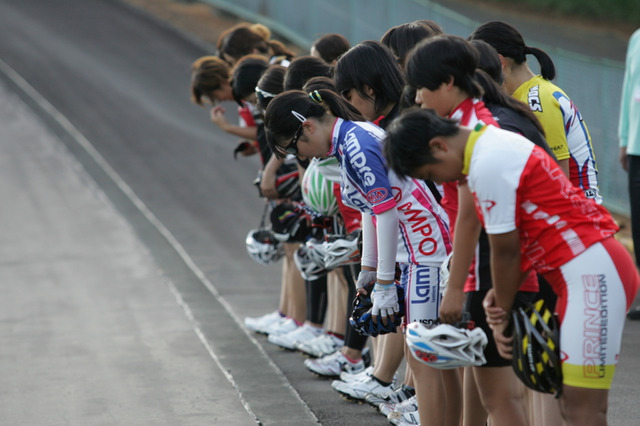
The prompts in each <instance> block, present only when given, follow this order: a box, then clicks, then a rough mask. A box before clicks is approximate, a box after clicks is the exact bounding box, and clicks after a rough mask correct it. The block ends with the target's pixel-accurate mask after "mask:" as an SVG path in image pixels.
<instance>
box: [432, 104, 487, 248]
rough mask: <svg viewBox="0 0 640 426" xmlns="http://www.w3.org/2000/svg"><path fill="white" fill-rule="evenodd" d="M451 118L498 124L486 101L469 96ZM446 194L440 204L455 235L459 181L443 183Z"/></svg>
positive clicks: (463, 123) (470, 124) (462, 122)
mask: <svg viewBox="0 0 640 426" xmlns="http://www.w3.org/2000/svg"><path fill="white" fill-rule="evenodd" d="M449 118H451V119H454V120H458V122H459V123H460V125H461V126H468V127H473V126H475V125H476V124H478V123H479V122H482V123H484V124H493V125H494V126H497V125H498V123H496V121H495V119H494V118H493V115H492V114H491V111H489V110H488V109H487V107H486V106H484V102H482V101H481V100H479V99H475V98H467V99H465V100H464V101H462V103H460V105H458V106H457V107H456V108H455V109H454V110H453V112H452V113H451V114H450V115H449ZM442 189H443V192H444V196H443V197H442V200H441V201H440V204H441V205H442V207H443V208H444V210H445V211H446V212H447V214H448V215H449V223H450V224H451V235H452V236H453V233H454V230H455V229H454V227H455V224H456V218H457V216H458V182H445V183H443V184H442Z"/></svg>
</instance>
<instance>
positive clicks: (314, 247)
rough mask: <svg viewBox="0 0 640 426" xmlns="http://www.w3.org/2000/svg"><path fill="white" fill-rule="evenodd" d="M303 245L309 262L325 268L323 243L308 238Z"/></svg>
mask: <svg viewBox="0 0 640 426" xmlns="http://www.w3.org/2000/svg"><path fill="white" fill-rule="evenodd" d="M304 245H305V247H306V250H307V254H306V257H307V258H309V260H311V261H312V262H313V263H315V264H316V265H318V266H319V267H321V268H326V265H325V263H324V259H325V250H324V243H323V242H322V241H320V240H318V239H316V238H309V239H308V240H307V241H306V242H305V243H304ZM326 269H329V268H326Z"/></svg>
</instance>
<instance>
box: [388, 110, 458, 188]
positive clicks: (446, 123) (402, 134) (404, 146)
mask: <svg viewBox="0 0 640 426" xmlns="http://www.w3.org/2000/svg"><path fill="white" fill-rule="evenodd" d="M459 131H460V128H459V126H458V122H457V121H456V120H452V119H449V118H444V117H440V116H438V114H436V112H435V111H433V110H431V109H420V108H409V109H407V110H406V111H404V112H403V113H402V114H401V115H400V117H398V118H396V119H395V120H393V121H392V122H391V125H390V126H389V127H388V128H387V135H386V138H385V143H384V155H385V157H386V158H387V164H388V165H389V168H390V169H391V170H393V171H394V172H395V173H396V174H397V175H398V177H400V178H404V177H407V176H411V175H412V174H413V173H414V172H415V171H416V169H418V168H419V167H420V166H423V165H425V164H434V163H436V162H437V161H436V159H435V158H433V155H432V153H431V148H430V147H429V141H430V140H431V139H433V138H434V137H436V136H444V137H449V136H454V135H456V134H457V133H458V132H459Z"/></svg>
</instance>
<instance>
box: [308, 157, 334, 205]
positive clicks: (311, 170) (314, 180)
mask: <svg viewBox="0 0 640 426" xmlns="http://www.w3.org/2000/svg"><path fill="white" fill-rule="evenodd" d="M327 160H329V161H333V162H335V163H336V164H337V162H338V160H336V159H335V158H329V159H327ZM327 160H318V159H317V158H313V159H312V160H311V162H310V163H309V166H307V170H306V171H305V172H304V176H303V177H302V201H304V203H305V204H306V205H307V207H309V208H310V209H311V210H313V211H314V212H315V213H317V214H320V215H322V216H333V215H335V214H337V213H338V201H337V200H336V196H335V195H334V193H333V185H334V183H333V182H331V181H329V180H328V179H326V178H325V177H324V175H323V174H322V173H321V172H320V168H319V167H318V164H319V163H320V162H321V161H323V162H326V161H327Z"/></svg>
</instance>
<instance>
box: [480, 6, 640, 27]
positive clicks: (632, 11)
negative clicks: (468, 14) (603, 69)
mask: <svg viewBox="0 0 640 426" xmlns="http://www.w3.org/2000/svg"><path fill="white" fill-rule="evenodd" d="M486 1H488V2H490V3H501V4H505V5H510V6H514V5H520V6H522V7H524V8H526V9H528V10H530V11H535V12H543V13H550V14H552V15H554V16H555V17H558V18H561V17H564V18H571V17H574V18H581V19H588V20H593V21H594V22H600V23H603V21H606V22H609V23H612V24H615V23H620V24H625V25H629V26H635V27H640V1H638V0H486Z"/></svg>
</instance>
